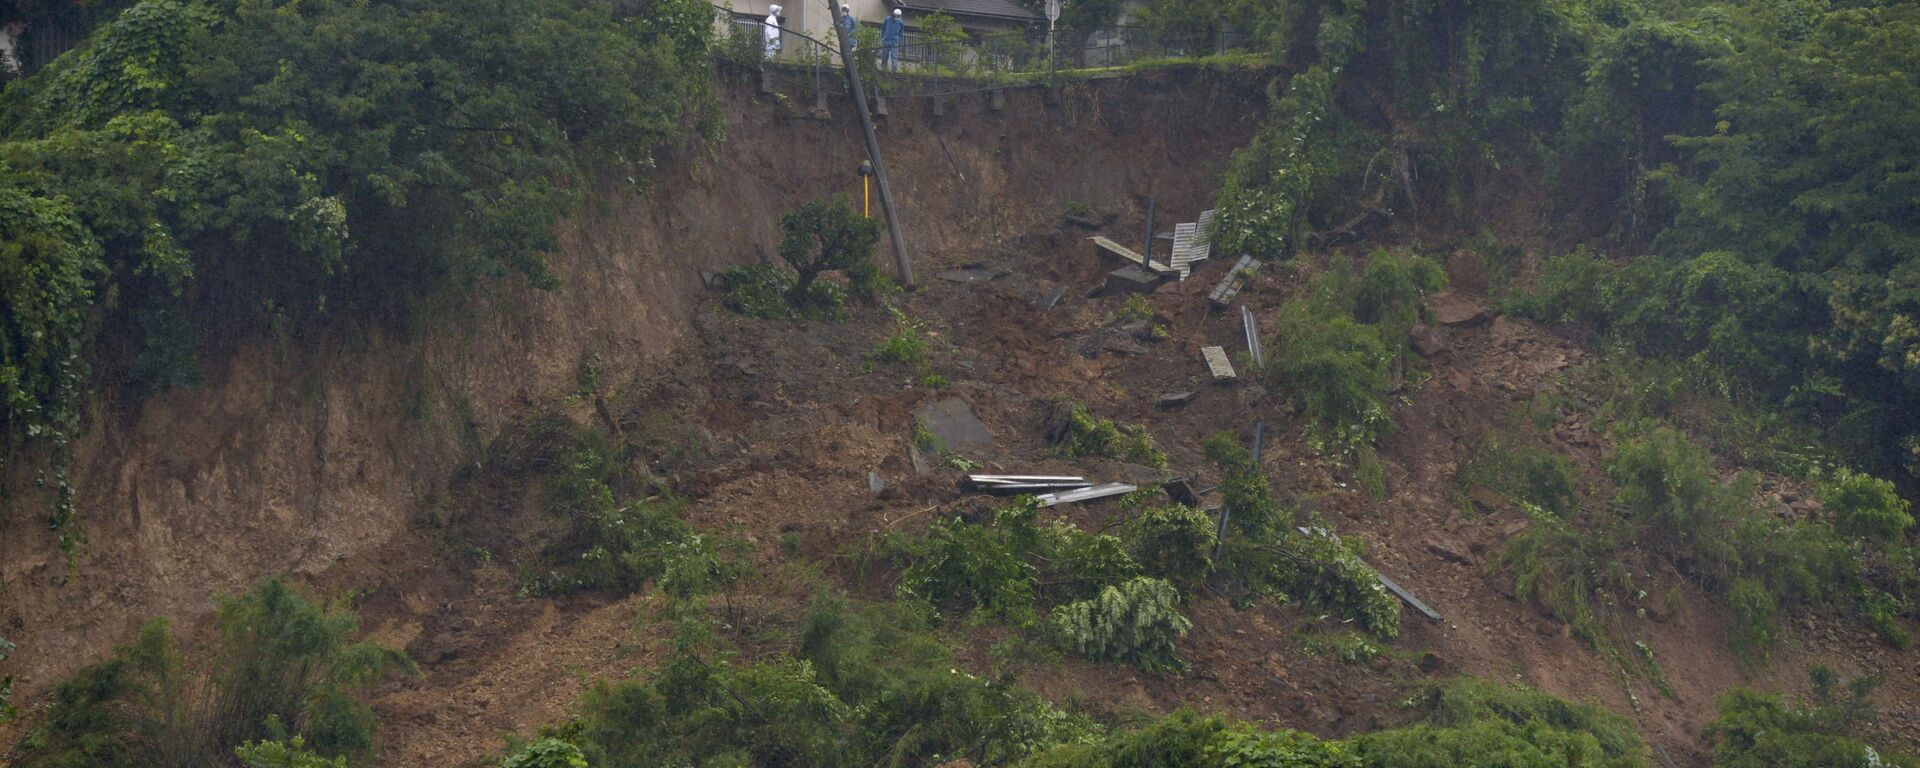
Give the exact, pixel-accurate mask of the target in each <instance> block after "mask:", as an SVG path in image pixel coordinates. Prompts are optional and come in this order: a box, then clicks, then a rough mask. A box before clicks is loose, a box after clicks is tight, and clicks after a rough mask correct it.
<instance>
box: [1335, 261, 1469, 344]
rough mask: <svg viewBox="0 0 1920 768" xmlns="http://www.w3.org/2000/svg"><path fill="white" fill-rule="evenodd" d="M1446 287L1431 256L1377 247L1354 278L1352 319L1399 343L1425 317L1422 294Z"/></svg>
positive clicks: (1445, 279)
mask: <svg viewBox="0 0 1920 768" xmlns="http://www.w3.org/2000/svg"><path fill="white" fill-rule="evenodd" d="M1445 287H1447V273H1446V270H1444V269H1441V268H1440V264H1439V263H1438V262H1435V261H1434V260H1433V259H1429V258H1427V257H1425V256H1421V255H1419V254H1416V253H1412V252H1410V251H1402V250H1377V251H1374V252H1373V253H1371V254H1369V255H1368V256H1367V265H1366V267H1364V268H1363V269H1361V270H1360V274H1359V276H1358V277H1356V278H1354V281H1353V285H1352V287H1351V288H1350V289H1349V290H1350V291H1351V293H1352V295H1353V299H1352V302H1353V319H1355V320H1359V321H1360V322H1363V323H1366V324H1368V325H1371V326H1374V327H1376V328H1379V329H1380V334H1381V336H1382V337H1383V338H1385V339H1387V340H1389V341H1390V342H1392V343H1395V344H1398V343H1401V342H1402V341H1403V340H1404V339H1406V337H1407V333H1408V331H1410V330H1411V329H1412V328H1413V326H1414V324H1415V323H1418V322H1420V321H1421V320H1422V319H1424V317H1425V316H1426V310H1427V303H1426V296H1427V294H1429V293H1432V292H1434V291H1438V290H1440V289H1442V288H1445Z"/></svg>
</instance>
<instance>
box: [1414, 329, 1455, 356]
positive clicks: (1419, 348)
mask: <svg viewBox="0 0 1920 768" xmlns="http://www.w3.org/2000/svg"><path fill="white" fill-rule="evenodd" d="M1408 339H1409V340H1410V341H1412V342H1413V349H1414V351H1416V352H1419V353H1420V356H1421V357H1433V356H1435V355H1438V354H1440V353H1442V352H1445V351H1447V349H1448V346H1447V340H1446V339H1444V338H1441V336H1440V334H1439V332H1437V331H1435V330H1434V329H1433V328H1431V327H1428V326H1425V325H1416V326H1414V327H1413V331H1412V332H1411V333H1409V334H1408Z"/></svg>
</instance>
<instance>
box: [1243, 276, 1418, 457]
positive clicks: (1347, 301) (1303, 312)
mask: <svg viewBox="0 0 1920 768" xmlns="http://www.w3.org/2000/svg"><path fill="white" fill-rule="evenodd" d="M1445 284H1446V275H1445V273H1444V272H1442V271H1441V270H1440V267H1439V265H1438V264H1435V263H1434V262H1433V261H1432V260H1431V259H1428V258H1425V257H1423V256H1419V255H1415V254H1411V253H1406V252H1400V251H1390V250H1382V251H1375V252H1374V253H1372V254H1371V255H1369V256H1368V257H1367V260H1366V263H1365V265H1364V266H1361V267H1356V266H1355V265H1353V264H1352V263H1351V262H1349V261H1346V260H1344V259H1336V260H1334V262H1333V263H1331V264H1329V265H1328V267H1327V270H1326V271H1325V272H1322V273H1320V274H1318V275H1315V276H1314V277H1313V278H1312V279H1311V280H1309V281H1308V283H1307V285H1306V287H1305V290H1304V292H1303V295H1300V296H1297V297H1294V298H1291V299H1288V300H1287V301H1286V302H1285V303H1283V304H1281V305H1280V317H1279V321H1278V323H1277V325H1278V328H1277V329H1276V331H1277V333H1276V336H1277V338H1278V339H1279V342H1278V343H1277V344H1276V345H1275V346H1276V349H1275V350H1274V351H1273V354H1272V356H1271V358H1270V359H1269V360H1268V361H1267V367H1266V370H1265V371H1264V374H1265V375H1266V377H1267V378H1268V379H1270V380H1271V381H1273V382H1274V384H1275V385H1276V386H1277V387H1278V388H1279V389H1280V390H1281V391H1282V392H1286V393H1287V396H1288V398H1289V399H1290V400H1291V402H1292V403H1293V405H1294V407H1296V408H1298V409H1299V410H1300V411H1302V412H1304V413H1305V414H1306V416H1307V419H1308V433H1307V436H1308V440H1309V441H1310V442H1311V443H1312V444H1313V446H1314V447H1315V449H1316V450H1319V451H1322V452H1325V453H1329V454H1332V455H1334V456H1336V457H1340V458H1342V459H1348V460H1352V461H1354V462H1356V463H1357V465H1358V468H1359V469H1360V472H1361V480H1362V482H1363V483H1364V484H1365V485H1367V486H1368V488H1369V489H1370V490H1372V491H1373V492H1374V493H1375V494H1376V495H1379V494H1380V493H1382V492H1384V487H1383V485H1382V483H1383V482H1384V481H1383V480H1381V478H1380V468H1379V462H1378V459H1377V457H1376V456H1375V454H1374V450H1373V444H1374V441H1376V440H1377V439H1378V438H1379V436H1380V435H1381V433H1383V432H1385V431H1386V430H1387V429H1389V428H1391V427H1392V424H1393V420H1392V417H1390V416H1389V415H1388V414H1387V403H1386V397H1387V392H1388V390H1389V389H1390V388H1391V387H1392V386H1393V379H1394V365H1395V362H1396V361H1397V360H1401V359H1403V356H1404V355H1405V353H1406V349H1407V334H1408V331H1409V330H1410V329H1411V328H1412V327H1413V324H1414V323H1416V322H1418V321H1419V320H1420V318H1421V317H1422V316H1423V314H1424V313H1425V311H1426V309H1425V299H1424V297H1425V295H1426V294H1427V293H1429V292H1431V291H1435V290H1438V289H1440V288H1441V287H1443V286H1444V285H1445Z"/></svg>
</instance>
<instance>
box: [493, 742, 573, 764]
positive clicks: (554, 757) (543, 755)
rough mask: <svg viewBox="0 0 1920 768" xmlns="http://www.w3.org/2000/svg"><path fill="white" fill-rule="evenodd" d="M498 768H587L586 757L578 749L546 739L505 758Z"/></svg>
mask: <svg viewBox="0 0 1920 768" xmlns="http://www.w3.org/2000/svg"><path fill="white" fill-rule="evenodd" d="M500 768H587V756H586V755H585V754H582V753H581V752H580V748H579V747H576V746H574V745H572V744H568V743H567V742H564V741H561V740H559V739H556V738H552V737H548V738H544V739H540V740H538V741H535V742H533V743H531V744H528V745H526V746H525V747H521V748H520V749H519V750H518V751H516V752H514V753H513V754H512V755H509V756H507V759H505V760H502V761H500Z"/></svg>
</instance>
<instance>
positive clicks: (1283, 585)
mask: <svg viewBox="0 0 1920 768" xmlns="http://www.w3.org/2000/svg"><path fill="white" fill-rule="evenodd" d="M1268 550H1269V551H1270V552H1272V553H1273V554H1274V555H1275V556H1274V557H1271V558H1269V559H1268V561H1267V563H1268V564H1267V569H1266V572H1265V573H1264V574H1261V575H1259V576H1258V577H1257V578H1258V580H1259V581H1258V582H1257V583H1262V584H1264V585H1265V588H1266V589H1269V590H1273V591H1275V592H1277V593H1279V594H1284V595H1286V596H1288V597H1290V598H1293V599H1295V600H1299V601H1300V602H1302V603H1305V604H1306V605H1309V606H1312V607H1313V608H1316V609H1319V610H1326V611H1330V612H1333V613H1335V614H1338V615H1342V616H1349V617H1352V618H1353V619H1354V620H1355V621H1356V622H1358V624H1359V626H1360V628H1362V629H1364V630H1366V631H1368V632H1371V633H1373V634H1374V635H1375V636H1377V637H1381V638H1386V639H1392V638H1394V637H1398V636H1399V635H1400V601H1399V599H1397V598H1395V597H1394V596H1393V595H1392V593H1389V592H1387V588H1386V587H1385V586H1382V585H1381V584H1380V574H1378V573H1376V572H1375V571H1374V570H1373V569H1372V568H1371V567H1368V566H1367V564H1366V563H1365V562H1363V561H1361V559H1360V553H1359V547H1358V546H1357V545H1354V544H1350V543H1348V542H1346V541H1343V540H1342V539H1341V538H1340V537H1339V536H1337V535H1334V534H1332V533H1291V534H1288V535H1286V536H1284V537H1282V538H1281V539H1280V540H1279V542H1278V543H1277V544H1275V545H1272V546H1271V547H1269V548H1268Z"/></svg>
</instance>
